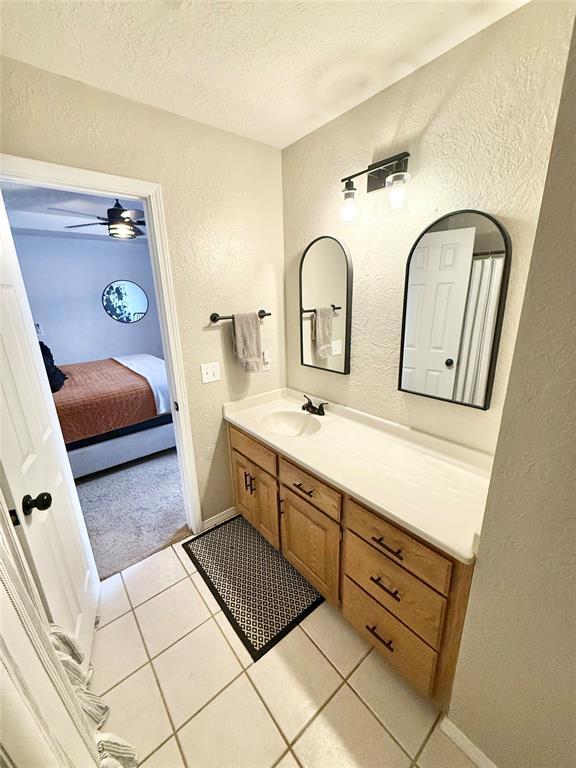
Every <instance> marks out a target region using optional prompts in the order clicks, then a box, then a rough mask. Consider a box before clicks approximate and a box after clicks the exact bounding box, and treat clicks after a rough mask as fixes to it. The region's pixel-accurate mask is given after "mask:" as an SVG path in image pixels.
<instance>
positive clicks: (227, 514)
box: [202, 507, 238, 531]
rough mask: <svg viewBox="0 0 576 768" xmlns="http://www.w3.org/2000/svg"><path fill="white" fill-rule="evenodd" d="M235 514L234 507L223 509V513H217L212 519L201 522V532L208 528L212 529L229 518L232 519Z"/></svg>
mask: <svg viewBox="0 0 576 768" xmlns="http://www.w3.org/2000/svg"><path fill="white" fill-rule="evenodd" d="M237 514H238V513H237V512H236V507H228V509H225V510H224V511H223V512H218V514H217V515H212V517H208V518H207V519H206V520H202V531H207V530H208V528H214V526H215V525H220V523H225V522H226V520H230V518H231V517H234V515H237Z"/></svg>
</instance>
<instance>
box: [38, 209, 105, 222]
mask: <svg viewBox="0 0 576 768" xmlns="http://www.w3.org/2000/svg"><path fill="white" fill-rule="evenodd" d="M48 210H49V211H60V213H67V214H68V215H69V216H86V218H87V219H96V218H98V219H99V218H100V217H99V216H94V214H92V213H84V212H83V211H71V210H70V209H68V208H52V207H51V206H48Z"/></svg>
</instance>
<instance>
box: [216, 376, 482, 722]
mask: <svg viewBox="0 0 576 768" xmlns="http://www.w3.org/2000/svg"><path fill="white" fill-rule="evenodd" d="M302 400H303V398H302V397H301V396H300V395H299V394H297V393H294V392H291V391H290V390H280V391H277V392H273V393H268V394H267V395H262V396H258V397H255V398H248V399H246V400H244V401H240V402H236V403H229V404H226V405H225V406H224V416H225V418H226V420H227V421H228V425H229V439H230V453H231V465H232V476H233V482H234V493H235V502H236V508H237V510H238V511H239V512H240V513H241V514H242V515H244V517H245V518H246V519H247V520H248V521H249V522H250V523H251V524H252V525H254V526H255V527H256V528H257V529H258V530H259V531H260V532H261V534H262V535H263V536H265V538H266V539H267V540H268V541H269V542H270V543H271V544H273V545H274V546H275V547H276V548H278V549H280V550H281V551H282V553H283V554H284V556H285V557H286V558H287V560H289V561H290V562H291V563H292V564H293V565H294V567H295V568H297V569H298V570H299V571H300V573H302V575H303V576H304V577H305V578H306V579H307V580H308V581H309V582H310V583H311V584H313V585H314V586H315V587H316V589H317V590H318V591H319V592H320V593H321V594H322V595H324V596H325V598H326V599H327V600H329V601H330V602H331V603H332V604H333V605H335V606H336V607H338V608H339V609H340V610H341V611H342V612H343V614H344V616H345V617H346V619H347V620H348V621H349V622H350V623H351V624H352V625H353V626H354V627H355V628H356V629H357V630H358V631H359V632H360V634H362V635H363V636H364V637H365V638H366V639H367V640H368V641H369V642H370V643H371V644H372V645H373V646H374V647H375V648H376V649H377V650H378V651H379V652H380V653H381V654H382V655H383V656H384V657H385V658H386V659H387V660H388V661H389V662H390V663H391V664H393V665H394V666H395V667H396V669H397V670H398V671H399V672H400V673H401V674H402V675H403V676H404V677H405V678H406V679H407V680H409V681H410V682H411V683H412V684H413V685H414V686H415V687H416V688H417V689H418V690H420V691H421V692H422V693H424V694H425V695H426V696H428V697H429V698H431V699H432V700H433V701H434V703H435V704H436V705H437V706H438V707H439V708H440V709H446V708H447V705H448V702H449V697H450V690H451V686H452V680H453V676H454V669H455V664H456V660H457V656H458V648H459V644H460V636H461V631H462V626H463V623H464V617H465V613H466V605H467V600H468V592H469V588H470V583H471V579H472V572H473V568H474V559H475V551H476V547H477V543H478V537H479V533H480V528H481V524H482V516H483V510H484V504H485V500H486V493H487V489H488V479H489V471H490V458H489V457H487V456H484V455H483V454H479V453H477V452H475V451H471V450H468V449H465V448H462V447H459V446H456V445H454V444H451V443H447V442H445V441H442V440H438V439H436V438H433V437H430V436H428V435H424V434H421V433H418V432H415V431H414V430H411V429H409V428H406V427H402V426H401V425H398V424H392V423H390V422H386V421H384V420H382V419H378V418H376V417H372V416H369V415H367V414H363V413H360V412H357V411H353V410H352V409H349V408H344V407H342V406H333V405H331V406H329V408H328V409H327V412H326V415H324V416H314V415H311V414H308V413H305V412H303V411H302V409H301V405H302Z"/></svg>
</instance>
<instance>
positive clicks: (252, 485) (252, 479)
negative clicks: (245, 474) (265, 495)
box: [250, 475, 256, 496]
mask: <svg viewBox="0 0 576 768" xmlns="http://www.w3.org/2000/svg"><path fill="white" fill-rule="evenodd" d="M254 480H255V478H254V476H253V475H250V496H252V494H253V493H254V491H255V490H256V486H255V485H254Z"/></svg>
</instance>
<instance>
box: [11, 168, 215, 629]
mask: <svg viewBox="0 0 576 768" xmlns="http://www.w3.org/2000/svg"><path fill="white" fill-rule="evenodd" d="M0 186H1V187H2V191H3V195H4V197H5V202H6V203H7V208H8V216H9V217H10V222H9V221H8V218H7V217H6V215H5V210H4V208H3V206H2V208H3V210H2V211H1V212H0V213H2V214H3V216H2V218H1V219H0V228H1V229H2V242H3V246H4V247H3V254H2V258H3V272H6V270H4V267H5V266H6V263H7V262H9V264H8V265H9V267H10V270H11V272H12V273H13V274H12V277H13V282H14V283H15V284H16V288H17V290H16V291H12V293H13V294H18V301H17V302H16V304H19V305H20V306H18V307H16V306H15V307H14V309H15V311H16V310H17V311H19V312H20V315H21V317H22V318H23V320H24V322H23V324H24V325H25V326H26V327H25V328H24V329H23V330H24V331H25V334H24V336H25V337H26V342H27V345H29V347H30V355H31V358H32V359H33V362H34V367H35V371H34V373H35V375H36V376H37V377H38V378H39V379H40V378H41V377H42V376H44V377H45V379H46V377H47V370H46V366H44V365H42V364H41V362H39V360H40V361H42V356H41V349H40V345H39V342H40V341H43V344H44V346H45V349H44V353H45V355H48V362H47V365H48V366H51V365H54V366H55V367H56V368H57V369H58V368H59V369H60V370H61V371H62V372H63V374H64V376H67V377H68V378H66V379H64V382H63V385H62V387H61V390H60V391H61V392H62V393H65V390H66V385H67V384H71V383H72V381H73V379H74V380H75V381H74V384H79V383H80V384H81V383H82V382H83V381H84V377H85V375H87V374H86V371H82V369H80V370H78V369H76V368H74V366H76V365H80V366H82V365H84V366H86V365H87V364H89V363H97V362H99V361H100V362H103V361H104V362H105V363H106V365H105V366H104V368H105V369H107V370H104V372H103V375H104V377H105V378H106V376H109V375H111V371H112V370H113V372H114V373H116V374H118V372H120V373H119V375H120V379H121V380H122V381H124V380H128V379H131V380H132V382H138V384H139V386H137V387H136V390H138V389H139V390H142V389H143V387H144V388H147V389H148V394H147V396H146V397H143V398H142V397H141V400H142V402H140V404H137V405H136V406H135V409H136V412H137V415H138V416H139V418H138V419H136V420H135V421H133V423H132V424H114V423H108V422H109V421H110V417H111V409H109V410H108V411H107V412H106V414H105V416H104V417H103V416H102V414H101V415H100V417H97V420H98V418H99V419H100V420H101V424H100V429H99V430H98V434H94V428H92V429H91V430H88V431H89V432H91V434H80V433H78V432H76V433H74V413H75V412H74V409H73V408H72V410H71V411H70V413H71V418H72V422H71V430H72V431H71V432H70V433H69V435H68V438H69V439H67V437H66V434H64V439H63V438H62V435H61V434H58V435H56V442H57V443H58V445H56V446H55V447H56V449H57V450H59V451H60V455H61V456H63V455H65V456H66V459H65V460H64V461H65V463H66V468H65V470H63V471H61V472H60V473H58V474H57V478H58V483H59V484H60V485H62V486H64V487H65V488H64V490H65V491H66V493H65V494H64V496H66V497H67V498H66V501H67V503H68V505H69V506H70V510H68V518H69V519H70V515H71V516H72V519H73V522H74V525H75V527H76V528H77V529H78V530H77V533H78V536H76V537H75V536H74V531H68V532H67V533H68V535H66V534H65V532H64V527H65V526H64V525H62V526H60V528H59V529H58V526H56V527H55V531H54V532H52V533H51V536H52V538H53V537H54V536H57V537H58V538H59V541H58V546H59V557H58V558H56V559H62V557H63V558H64V560H65V559H66V557H67V555H68V554H69V553H68V549H69V548H70V547H73V546H74V545H75V544H79V545H80V547H81V545H82V538H83V536H82V533H83V531H84V532H85V530H86V529H85V526H84V519H85V520H86V523H87V527H88V532H89V536H90V541H91V544H92V549H93V550H94V553H95V554H96V558H97V560H98V572H99V576H100V578H105V577H106V576H109V575H111V573H113V572H116V571H117V570H120V569H121V568H125V567H128V566H129V565H131V564H132V563H133V562H136V561H139V560H141V559H142V558H143V557H145V556H146V555H147V554H152V553H153V551H157V550H159V549H161V548H163V547H164V546H166V545H167V544H169V543H170V542H171V541H172V540H174V539H176V538H178V537H181V536H184V535H186V533H188V532H189V531H192V532H199V531H200V530H201V518H200V508H199V497H198V488H197V481H196V475H195V463H194V453H193V444H192V437H191V431H190V425H189V423H188V419H187V418H182V416H183V414H186V413H187V410H188V409H187V402H186V392H185V386H184V375H183V366H182V360H181V357H180V345H179V336H178V328H177V325H176V318H175V308H174V296H173V286H172V277H171V270H170V264H169V260H168V250H167V243H166V238H165V234H164V220H163V209H162V199H161V192H160V189H159V187H158V186H157V185H155V184H151V183H148V182H140V181H135V180H134V181H133V180H130V179H124V178H121V177H114V176H108V175H106V174H100V173H93V172H86V171H81V170H79V169H73V168H66V167H63V166H55V165H52V164H48V163H41V162H37V161H30V160H25V159H22V158H14V157H9V156H3V157H2V171H1V173H0ZM36 198H39V199H40V200H41V201H43V202H41V203H39V204H38V206H37V207H36V209H34V205H33V203H34V200H35V199H36ZM116 199H118V205H120V206H122V208H123V210H125V211H140V212H141V218H138V217H136V218H135V220H134V221H138V222H140V223H134V226H135V227H138V229H139V230H140V231H143V232H145V233H146V234H145V235H144V236H143V237H142V236H139V237H133V238H126V239H127V240H129V242H113V238H112V237H109V226H108V223H106V222H105V221H100V219H97V218H90V217H91V216H92V217H94V216H101V217H102V219H105V218H106V217H107V214H108V211H109V209H110V208H113V207H114V205H115V200H116ZM26 200H28V205H27V204H26ZM48 203H50V205H48ZM91 206H92V207H91ZM26 207H28V209H32V210H31V211H30V210H26ZM48 207H50V208H60V209H61V210H60V211H50V212H48V211H47V210H46V208H48ZM69 211H75V212H76V213H75V214H72V219H69V218H68V217H69V216H70V214H69ZM34 213H35V215H36V218H35V219H34V221H33V222H32V223H30V222H31V221H32V219H30V221H29V223H28V231H26V230H27V226H26V225H25V223H24V220H23V217H25V216H26V215H28V217H30V215H31V214H34ZM74 215H75V216H76V219H75V220H74V218H73V217H74ZM93 222H95V223H96V225H97V226H96V227H92V226H77V225H79V224H89V223H90V224H91V223H93ZM67 227H72V228H70V229H67ZM32 230H34V231H32ZM86 230H88V231H90V230H96V231H100V230H102V231H104V232H105V234H102V235H100V234H99V235H96V234H94V235H84V232H86ZM79 232H80V233H83V234H82V236H79V234H78V233H79ZM55 233H57V234H55ZM19 241H20V243H19ZM132 241H136V243H142V244H143V245H140V244H138V245H136V244H135V243H134V242H132ZM50 243H51V245H50ZM54 243H56V245H54ZM69 243H73V245H72V248H70V247H69ZM14 244H15V246H16V247H15V249H14ZM111 246H117V247H118V248H119V247H120V246H125V247H126V249H129V253H130V257H127V254H128V250H126V251H124V252H123V255H122V256H117V263H116V266H117V268H118V271H117V272H114V273H113V274H114V277H111V278H110V280H108V281H105V284H104V285H102V284H101V283H102V280H101V279H100V278H101V277H102V275H100V278H99V281H100V282H99V283H98V285H96V283H97V282H98V281H95V280H92V277H93V275H92V277H91V278H90V280H88V279H87V276H88V273H90V274H91V270H90V269H86V265H87V264H88V263H89V261H90V259H92V262H91V263H92V266H93V267H94V265H95V264H96V263H98V266H99V268H101V267H102V264H103V262H104V260H105V257H104V256H103V255H102V254H103V253H104V252H106V251H110V252H111ZM97 248H98V249H99V254H100V255H96V256H94V254H92V255H91V254H90V251H91V250H94V249H97ZM70 251H72V252H74V253H75V254H76V258H77V259H78V260H82V259H84V260H85V262H84V263H83V266H84V268H85V269H84V270H82V264H81V266H80V267H78V266H77V267H76V269H77V272H76V273H75V275H76V276H75V278H74V279H73V272H72V271H71V267H70V264H71V263H73V262H71V261H70V259H71V258H73V254H71V253H70ZM39 252H40V256H39V255H38V254H39ZM65 252H66V253H65ZM119 253H120V251H119V250H118V251H116V254H119ZM137 253H138V254H144V256H145V260H146V269H147V270H148V276H147V277H146V275H145V274H144V273H141V274H140V276H139V278H138V279H139V280H140V282H138V279H133V280H130V279H128V278H129V277H130V276H131V274H129V272H127V271H122V264H121V262H122V260H123V259H124V268H125V269H128V266H127V265H129V263H130V259H132V260H133V259H135V258H137ZM42 254H43V257H44V263H43V262H42V258H41V256H42ZM50 258H52V261H51V262H50V264H51V266H52V267H53V272H54V273H56V271H57V270H56V261H57V260H58V261H59V263H60V266H62V263H64V264H65V263H66V259H68V260H69V261H68V268H64V269H63V277H62V280H61V286H60V287H61V289H62V290H61V291H60V294H63V295H60V294H59V292H58V281H54V279H53V278H54V274H52V275H51V274H50V269H48V271H46V264H47V263H48V260H49V259H50ZM126 258H128V261H126ZM25 261H26V265H25V264H24V262H25ZM109 261H110V262H111V263H114V257H113V258H111V259H109ZM142 261H143V260H142V259H140V267H142ZM42 263H43V266H42ZM42 268H44V270H45V271H44V277H43V278H42V279H40V280H38V279H37V278H38V277H39V273H40V272H41V270H42ZM10 270H8V272H10ZM78 270H79V271H78ZM95 271H96V272H97V271H98V270H97V269H96V270H95ZM144 272H146V270H144ZM78 275H80V276H82V275H84V278H86V279H84V278H83V277H80V278H78ZM84 283H86V284H87V285H85V284H84ZM131 284H133V285H131ZM3 287H4V286H3ZM8 287H11V286H8ZM20 288H22V289H23V290H21V291H20ZM86 288H89V289H90V290H92V291H96V293H97V294H98V296H97V301H96V300H95V299H94V296H93V297H92V299H93V300H92V301H91V304H90V307H88V305H87V304H84V305H83V304H82V301H83V298H82V295H81V294H82V293H83V292H84V291H85V290H86ZM64 289H65V290H64ZM32 294H34V295H32ZM42 299H44V300H45V301H46V300H49V301H50V302H52V305H53V309H54V305H56V304H57V303H58V302H59V301H61V303H63V304H64V312H60V313H58V312H52V313H47V310H46V306H43V305H42ZM24 305H26V306H24ZM96 309H98V311H99V312H101V313H102V316H101V317H100V316H97V315H94V314H92V313H94V312H96ZM82 312H84V313H85V314H86V315H87V316H88V315H89V316H90V317H91V320H90V322H89V323H84V324H83V323H82V321H81V319H80V318H81V315H82ZM115 314H116V315H118V318H116V317H114V315H115ZM55 315H58V317H59V318H60V322H61V321H62V318H64V322H65V319H66V315H68V318H69V319H74V318H75V320H74V322H73V323H70V324H69V328H68V331H67V332H66V329H65V328H64V330H63V326H62V324H61V325H60V326H58V325H57V324H56V325H55V324H54V321H55V320H58V317H56V318H55ZM43 318H44V320H43ZM19 319H20V318H19ZM86 319H87V318H85V320H86ZM88 319H89V318H88ZM102 320H105V321H106V322H107V323H108V326H107V327H105V326H102V324H101V321H102ZM7 323H8V324H9V323H10V317H9V315H8V314H7ZM34 323H36V326H34ZM5 327H6V326H5ZM102 327H105V328H106V329H105V331H104V333H100V334H99V333H98V328H100V329H101V328H102ZM55 328H59V331H58V332H55ZM116 329H118V331H120V332H121V334H123V335H121V336H119V335H118V333H117V332H116ZM90 331H92V333H91V332H90ZM130 331H136V333H133V334H132V335H131V336H130V335H129V333H130ZM48 332H49V333H50V336H52V333H53V332H54V335H55V337H56V338H55V339H50V341H51V343H52V345H53V347H54V349H52V348H51V347H50V344H49V343H47V342H48V338H47V336H48ZM42 336H44V337H45V339H42ZM74 336H76V339H74ZM118 338H121V339H122V341H121V342H120V343H117V340H118ZM78 342H80V343H79V346H78V347H77V349H79V350H80V351H79V352H77V353H76V354H72V351H71V349H72V348H71V347H70V346H69V345H70V344H71V343H77V344H78ZM128 342H130V343H128ZM18 343H19V345H20V346H22V339H19V340H18ZM59 345H60V346H61V348H62V350H63V353H62V354H61V353H60V351H59V349H58V346H59ZM98 345H100V346H98ZM107 345H108V346H107ZM46 348H48V349H46ZM82 348H84V349H82ZM50 353H52V354H50ZM154 353H156V354H154ZM52 357H53V362H52V359H51V358H52ZM74 358H76V359H75V360H74ZM122 358H124V359H122ZM142 358H143V359H142ZM58 363H61V365H58ZM161 363H163V364H164V369H165V374H164V378H165V386H164V390H162V386H161V382H159V381H158V376H159V370H158V368H159V366H160V367H161V365H160V364H161ZM92 367H93V366H92ZM101 367H102V366H101ZM90 368H91V366H89V365H88V372H89V369H90ZM70 369H72V370H70ZM101 373H102V371H101ZM26 378H29V377H20V378H19V379H18V381H19V383H18V385H17V389H18V391H19V392H20V390H22V389H23V388H26V386H27V383H26V382H25V381H24V379H26ZM30 384H31V385H39V387H38V388H37V390H36V392H37V393H38V392H40V393H41V398H42V399H43V400H44V402H43V403H42V405H43V406H45V408H46V409H47V413H48V414H49V415H50V413H52V414H54V413H56V409H55V402H54V400H55V397H56V396H57V395H58V391H56V392H54V393H51V392H50V388H49V387H47V386H46V384H47V382H46V381H43V382H41V381H39V382H30ZM69 391H70V388H69ZM140 396H141V395H140ZM133 397H134V398H135V399H136V400H138V394H137V393H135V394H134V395H133ZM64 399H66V398H64ZM68 400H72V401H73V400H74V397H71V398H70V397H69V398H68ZM50 401H51V402H50ZM159 402H160V404H161V405H162V404H163V407H158V403H159ZM146 403H147V406H146ZM76 405H77V407H76V415H77V414H78V413H80V412H82V410H84V411H88V410H90V408H92V406H90V407H85V408H84V409H82V408H80V407H78V404H76ZM150 406H151V407H152V408H154V409H155V410H154V412H153V413H150V412H149V410H150ZM146 407H148V411H147V410H146ZM142 409H143V410H142ZM23 413H24V409H23ZM58 415H60V414H59V412H58ZM142 416H144V417H146V416H150V417H151V418H150V419H148V418H140V417H142ZM60 424H61V426H62V430H61V431H62V432H64V433H66V432H67V431H68V432H69V430H67V429H66V428H64V427H65V424H64V421H63V420H62V419H60ZM76 426H78V425H76ZM110 426H111V427H112V429H108V427H110ZM16 431H17V430H16ZM58 432H60V430H58ZM107 433H112V434H110V435H108V434H107ZM102 435H105V436H106V437H105V439H100V438H101V437H102ZM64 440H65V441H66V444H67V447H68V448H69V449H70V446H72V448H71V450H68V451H67V452H66V453H65V454H64V453H63V451H62V448H63V443H64ZM99 446H100V447H99ZM102 446H103V447H102ZM25 463H26V462H24V464H21V465H18V466H19V467H24V466H25ZM70 465H71V468H70ZM16 475H18V476H16ZM73 475H74V477H72V476H73ZM0 479H1V480H2V482H3V484H5V485H7V490H8V491H9V494H8V495H9V497H10V498H11V499H12V503H13V506H14V508H15V511H16V513H17V514H19V515H20V519H21V521H22V525H20V526H19V527H20V530H19V537H20V538H21V539H23V541H24V544H25V545H26V547H27V550H28V552H27V554H28V555H29V558H30V559H31V561H32V565H33V569H34V572H35V573H36V574H37V580H38V583H39V585H40V589H41V590H42V589H43V585H45V584H46V583H47V582H48V581H49V578H45V576H46V574H43V573H42V570H43V567H44V566H43V565H42V557H41V556H40V555H39V552H40V550H41V549H42V546H41V545H40V544H39V542H38V541H36V543H34V541H33V539H34V536H33V534H32V528H33V527H34V525H35V526H36V528H38V526H39V524H40V519H41V518H42V520H44V519H45V518H46V517H47V515H46V514H43V515H40V514H38V513H37V515H36V517H35V519H36V521H37V522H36V523H34V516H33V517H32V519H29V518H24V517H23V516H22V510H21V509H20V504H19V502H18V499H19V498H21V494H22V491H24V490H29V491H32V495H33V496H34V491H36V489H33V488H30V489H28V488H26V479H25V472H19V471H18V472H14V471H11V468H10V467H7V466H4V467H3V473H2V474H1V475H0ZM74 484H76V487H75V485H74ZM76 490H77V492H78V495H79V496H80V501H81V504H82V512H83V516H82V514H81V512H80V507H79V505H78V503H77V499H78V495H77V493H76ZM61 499H62V494H60V500H61ZM14 500H16V501H14ZM131 501H133V502H134V503H133V504H132V508H130V505H131ZM50 514H53V515H54V517H55V516H56V514H55V512H54V513H50ZM44 543H46V542H44ZM45 548H46V547H43V549H45ZM84 548H85V547H84ZM52 549H54V547H52ZM111 555H114V557H111ZM114 558H116V559H114ZM122 558H123V559H122ZM88 570H90V569H89V568H88ZM79 577H80V573H79V572H78V573H77V574H76V577H74V576H73V575H72V574H67V575H66V578H67V579H73V578H75V580H76V581H78V578H79ZM83 578H85V580H86V577H83ZM61 580H62V577H61ZM48 591H49V590H48ZM44 599H45V603H46V604H47V608H48V612H49V614H50V615H51V618H52V619H53V620H55V621H58V620H59V618H58V615H57V614H58V607H57V606H56V605H55V604H54V605H52V606H51V605H50V603H51V600H50V599H49V598H46V596H45V595H44ZM52 602H53V603H54V602H55V601H52ZM52 608H54V610H52ZM72 614H74V611H73V612H72ZM76 615H80V614H78V613H77V612H76ZM60 618H61V619H62V620H61V621H60V623H62V624H66V623H68V624H70V622H69V621H68V622H66V621H65V618H66V617H65V616H61V617H60ZM70 628H71V629H72V630H77V629H78V627H76V626H72V627H70ZM76 634H77V632H76Z"/></svg>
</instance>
